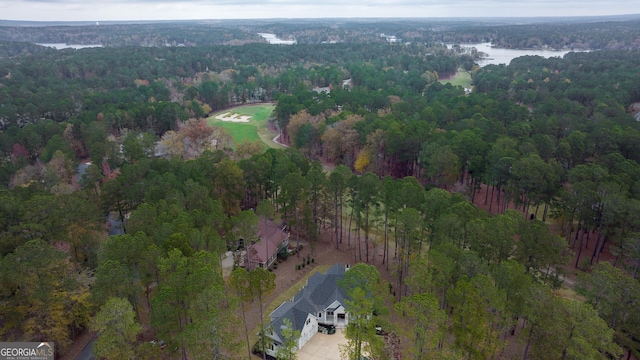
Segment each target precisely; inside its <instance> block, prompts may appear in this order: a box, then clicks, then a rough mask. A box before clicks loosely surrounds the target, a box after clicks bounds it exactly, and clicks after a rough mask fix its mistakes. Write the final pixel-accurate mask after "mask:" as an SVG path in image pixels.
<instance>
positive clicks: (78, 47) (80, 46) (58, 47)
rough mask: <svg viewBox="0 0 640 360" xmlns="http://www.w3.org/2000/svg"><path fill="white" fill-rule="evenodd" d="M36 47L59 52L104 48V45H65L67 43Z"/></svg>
mask: <svg viewBox="0 0 640 360" xmlns="http://www.w3.org/2000/svg"><path fill="white" fill-rule="evenodd" d="M36 45H40V46H46V47H52V48H54V49H57V50H60V49H76V50H77V49H86V48H95V47H102V45H73V44H65V43H52V44H38V43H36Z"/></svg>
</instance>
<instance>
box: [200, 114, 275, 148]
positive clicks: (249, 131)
mask: <svg viewBox="0 0 640 360" xmlns="http://www.w3.org/2000/svg"><path fill="white" fill-rule="evenodd" d="M274 109H275V105H274V104H257V105H245V106H240V107H235V108H232V109H227V110H222V111H219V112H217V113H215V114H213V115H212V116H211V117H209V118H208V119H207V121H208V122H209V125H211V126H220V127H223V128H225V129H227V131H229V134H231V136H232V137H233V140H234V141H235V142H236V143H237V144H239V143H241V142H243V141H245V140H248V141H256V140H262V141H263V142H264V143H265V144H267V146H269V147H272V148H281V147H282V146H281V145H279V144H277V143H275V142H273V140H272V139H273V138H274V137H275V136H276V135H278V134H277V133H276V132H273V131H270V130H269V128H268V125H267V121H268V120H269V118H270V117H271V114H272V113H273V110H274ZM227 113H228V114H227ZM224 114H227V115H226V117H227V118H229V117H233V118H240V117H241V116H249V117H250V118H249V119H248V120H249V121H248V122H233V121H224V120H221V119H217V118H216V117H217V116H221V115H224Z"/></svg>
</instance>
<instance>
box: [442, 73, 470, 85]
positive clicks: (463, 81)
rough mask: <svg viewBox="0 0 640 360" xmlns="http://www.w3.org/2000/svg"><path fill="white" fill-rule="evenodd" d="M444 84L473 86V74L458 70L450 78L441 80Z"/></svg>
mask: <svg viewBox="0 0 640 360" xmlns="http://www.w3.org/2000/svg"><path fill="white" fill-rule="evenodd" d="M440 82H441V83H443V84H451V85H453V86H462V87H465V88H470V87H471V74H469V72H468V71H464V70H458V72H456V74H455V75H454V76H452V77H451V78H450V79H445V80H440Z"/></svg>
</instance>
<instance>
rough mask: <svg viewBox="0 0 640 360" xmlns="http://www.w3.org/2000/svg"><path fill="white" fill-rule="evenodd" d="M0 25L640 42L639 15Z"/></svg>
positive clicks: (86, 34)
mask: <svg viewBox="0 0 640 360" xmlns="http://www.w3.org/2000/svg"><path fill="white" fill-rule="evenodd" d="M20 25H21V24H16V26H12V24H11V22H7V23H6V24H4V26H0V40H2V41H12V42H14V41H18V42H31V43H66V44H77V45H95V44H97V45H103V46H108V47H129V46H142V47H183V46H185V47H200V46H211V45H220V44H225V45H242V44H247V43H256V42H260V43H265V42H266V41H265V40H264V39H262V38H261V37H260V36H259V35H258V33H274V34H276V35H278V36H279V37H280V38H284V39H295V40H296V42H297V43H298V44H323V43H348V44H358V43H359V44H386V43H387V39H386V38H384V37H382V36H381V34H385V35H391V36H395V37H396V38H397V39H398V41H400V42H402V43H421V44H429V45H433V44H437V43H479V42H491V43H492V44H493V45H495V46H499V47H505V48H514V49H539V48H551V49H580V50H632V49H636V48H637V46H638V39H639V38H640V34H639V33H638V30H637V29H638V19H637V17H636V18H634V16H629V17H621V18H615V19H612V17H601V18H597V17H596V18H593V17H592V18H553V19H552V18H547V19H545V18H539V19H536V18H533V19H530V20H529V21H528V23H524V24H523V20H522V19H500V20H478V19H475V20H469V19H445V20H440V19H412V20H409V19H402V20H397V19H388V20H373V19H369V20H335V19H315V20H310V19H305V20H304V21H300V20H278V21H274V20H268V19H267V20H251V21H248V20H243V21H237V20H218V21H176V22H158V23H140V24H126V23H112V22H104V23H101V24H100V25H97V24H73V23H72V24H70V25H61V24H47V23H42V24H38V23H31V24H29V26H20Z"/></svg>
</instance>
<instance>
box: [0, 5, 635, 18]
mask: <svg viewBox="0 0 640 360" xmlns="http://www.w3.org/2000/svg"><path fill="white" fill-rule="evenodd" d="M624 14H640V0H609V1H602V0H566V1H558V0H489V1H485V0H315V1H314V0H0V20H26V21H106V20H196V19H255V18H266V19H268V18H357V17H361V18H362V17H413V18H415V17H534V16H535V17H537V16H600V15H624Z"/></svg>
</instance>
